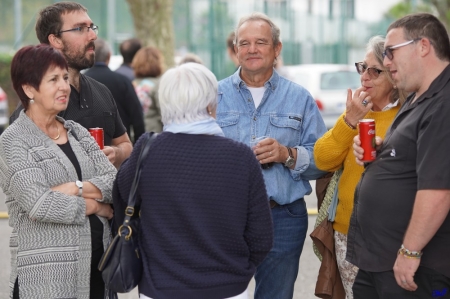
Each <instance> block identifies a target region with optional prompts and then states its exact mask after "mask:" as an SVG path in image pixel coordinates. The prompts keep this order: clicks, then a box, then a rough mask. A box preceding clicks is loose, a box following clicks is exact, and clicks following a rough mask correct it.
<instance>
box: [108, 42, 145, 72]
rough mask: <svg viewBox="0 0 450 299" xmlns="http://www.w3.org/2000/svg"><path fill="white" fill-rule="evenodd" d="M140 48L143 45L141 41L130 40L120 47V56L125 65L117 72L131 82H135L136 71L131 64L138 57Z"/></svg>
mask: <svg viewBox="0 0 450 299" xmlns="http://www.w3.org/2000/svg"><path fill="white" fill-rule="evenodd" d="M140 48H142V44H141V41H140V40H139V39H137V38H130V39H127V40H124V41H123V42H122V43H121V44H120V47H119V51H120V54H121V55H122V58H123V63H122V65H121V66H119V68H118V69H117V70H115V72H116V73H119V74H121V75H124V76H125V77H127V78H128V79H129V80H130V81H133V80H134V70H133V68H132V67H131V62H132V61H133V58H134V55H136V53H137V51H139V49H140Z"/></svg>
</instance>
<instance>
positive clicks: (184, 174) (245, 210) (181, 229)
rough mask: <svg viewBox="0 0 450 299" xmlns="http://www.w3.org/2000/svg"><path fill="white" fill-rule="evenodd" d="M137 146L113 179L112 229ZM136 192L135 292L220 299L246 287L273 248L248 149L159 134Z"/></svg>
mask: <svg viewBox="0 0 450 299" xmlns="http://www.w3.org/2000/svg"><path fill="white" fill-rule="evenodd" d="M142 140H143V138H141V139H140V140H139V141H138V142H137V143H136V145H135V149H134V150H133V153H132V154H131V156H130V158H129V159H128V160H127V161H126V162H125V163H124V164H123V165H122V167H121V168H120V170H119V172H118V174H117V180H116V182H115V188H114V193H113V196H114V205H115V221H116V224H118V225H120V224H122V221H123V216H124V215H123V212H122V211H124V210H125V207H126V200H127V198H128V193H129V190H130V186H131V182H132V179H133V177H134V173H135V169H136V160H137V157H138V155H139V152H140V150H141V146H142ZM138 193H139V194H138V196H140V197H141V202H140V204H141V230H140V233H139V241H140V242H141V243H140V244H141V253H142V256H143V262H144V273H143V279H142V281H141V282H140V284H139V291H140V292H141V293H143V294H144V295H146V296H149V297H151V298H155V299H166V298H167V299H178V298H183V299H189V298H195V299H203V298H204V299H214V298H217V299H221V298H227V297H232V296H236V295H238V294H240V293H242V292H243V291H244V290H245V289H246V287H247V285H248V283H249V281H250V279H251V278H252V276H253V274H254V272H255V269H256V266H257V265H258V264H259V263H261V262H262V261H263V259H264V258H265V256H266V254H267V253H268V252H269V251H270V249H271V247H272V242H273V228H272V218H271V212H270V208H269V204H268V198H267V194H266V189H265V185H264V180H263V177H262V173H261V167H260V164H259V163H258V162H257V160H256V158H255V155H254V154H253V152H252V151H251V150H250V148H249V147H247V146H246V145H244V144H242V143H238V142H236V141H233V140H231V139H227V138H224V137H217V136H211V135H191V134H173V133H169V132H165V133H162V134H160V135H159V136H158V137H157V138H156V140H155V141H154V143H153V144H152V146H151V148H150V152H149V155H148V157H147V159H146V161H144V168H143V171H142V174H141V180H140V184H139V188H138Z"/></svg>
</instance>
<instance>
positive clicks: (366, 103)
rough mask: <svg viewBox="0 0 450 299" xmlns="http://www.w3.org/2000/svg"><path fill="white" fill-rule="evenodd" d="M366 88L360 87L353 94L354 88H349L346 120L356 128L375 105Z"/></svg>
mask: <svg viewBox="0 0 450 299" xmlns="http://www.w3.org/2000/svg"><path fill="white" fill-rule="evenodd" d="M364 90H365V87H360V88H358V89H357V90H355V93H354V94H353V96H352V90H351V89H347V102H346V111H345V120H346V121H347V123H349V124H350V125H352V126H353V127H354V128H356V125H357V124H358V122H359V120H361V119H363V118H364V116H366V114H367V113H368V112H369V111H370V109H372V107H373V103H372V101H371V98H370V96H368V94H367V92H365V91H364Z"/></svg>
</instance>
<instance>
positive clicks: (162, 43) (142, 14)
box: [127, 0, 174, 67]
mask: <svg viewBox="0 0 450 299" xmlns="http://www.w3.org/2000/svg"><path fill="white" fill-rule="evenodd" d="M127 2H128V5H129V7H130V13H131V15H132V16H133V22H134V29H135V32H136V37H137V38H139V39H140V40H141V41H142V43H143V44H144V45H145V46H154V47H157V48H158V49H159V50H160V51H161V53H162V54H163V55H164V59H165V62H166V65H167V66H168V67H171V66H173V65H174V32H173V19H172V9H173V0H127Z"/></svg>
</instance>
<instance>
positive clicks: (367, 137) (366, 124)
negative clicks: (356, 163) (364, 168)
mask: <svg viewBox="0 0 450 299" xmlns="http://www.w3.org/2000/svg"><path fill="white" fill-rule="evenodd" d="M358 126H359V139H360V140H361V147H362V148H363V149H364V154H363V158H362V160H361V161H362V162H372V161H373V160H375V158H376V157H377V149H376V143H375V120H374V119H367V118H366V119H361V120H360V121H359V123H358Z"/></svg>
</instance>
